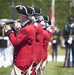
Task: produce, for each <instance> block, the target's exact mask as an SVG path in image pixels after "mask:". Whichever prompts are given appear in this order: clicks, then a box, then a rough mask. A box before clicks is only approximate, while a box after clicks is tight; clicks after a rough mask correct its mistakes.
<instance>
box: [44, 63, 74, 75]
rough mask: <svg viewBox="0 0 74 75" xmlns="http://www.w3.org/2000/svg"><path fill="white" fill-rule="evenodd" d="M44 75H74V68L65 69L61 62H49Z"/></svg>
mask: <svg viewBox="0 0 74 75" xmlns="http://www.w3.org/2000/svg"><path fill="white" fill-rule="evenodd" d="M44 75H74V68H72V67H70V68H63V63H61V62H49V63H48V64H47V67H46V70H45V71H44Z"/></svg>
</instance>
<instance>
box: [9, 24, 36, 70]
mask: <svg viewBox="0 0 74 75" xmlns="http://www.w3.org/2000/svg"><path fill="white" fill-rule="evenodd" d="M35 34H36V32H35V27H34V25H33V24H30V25H26V26H24V27H23V28H22V29H21V30H19V31H18V33H17V36H15V34H14V32H11V33H10V34H9V39H10V41H11V43H12V44H13V46H14V47H15V57H16V60H15V61H14V64H15V65H16V66H17V67H18V68H20V69H21V70H23V69H22V68H21V67H25V66H27V67H29V66H30V65H31V64H32V62H33V50H34V43H35ZM23 71H24V70H23Z"/></svg>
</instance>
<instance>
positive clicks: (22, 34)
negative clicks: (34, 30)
mask: <svg viewBox="0 0 74 75" xmlns="http://www.w3.org/2000/svg"><path fill="white" fill-rule="evenodd" d="M27 36H28V31H27V30H26V29H25V30H24V29H23V30H20V31H19V33H18V35H17V36H15V34H14V32H12V33H10V35H9V39H10V41H11V43H12V44H13V46H17V45H19V44H21V43H22V42H23V41H25V40H26V39H27Z"/></svg>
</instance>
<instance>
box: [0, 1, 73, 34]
mask: <svg viewBox="0 0 74 75" xmlns="http://www.w3.org/2000/svg"><path fill="white" fill-rule="evenodd" d="M51 1H52V0H0V19H2V18H8V19H11V18H12V3H13V2H14V6H16V5H25V6H32V5H34V7H37V8H41V9H42V14H43V15H48V16H49V15H50V7H51ZM70 1H71V0H55V22H56V23H57V25H58V27H59V29H60V31H61V35H62V33H63V28H64V26H65V25H66V24H67V23H68V15H69V9H71V12H72V15H74V8H70ZM14 13H15V14H14V15H15V19H17V18H18V13H17V12H16V10H15V9H14Z"/></svg>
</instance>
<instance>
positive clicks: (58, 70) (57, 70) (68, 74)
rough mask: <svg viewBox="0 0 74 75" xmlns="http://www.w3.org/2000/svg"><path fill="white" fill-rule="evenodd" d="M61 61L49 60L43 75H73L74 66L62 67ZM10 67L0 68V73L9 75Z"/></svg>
mask: <svg viewBox="0 0 74 75" xmlns="http://www.w3.org/2000/svg"><path fill="white" fill-rule="evenodd" d="M62 66H63V63H62V62H49V63H48V64H47V67H46V69H45V71H44V75H74V68H72V67H70V68H63V67H62ZM11 69H12V67H8V68H1V69H0V75H10V72H11Z"/></svg>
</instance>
